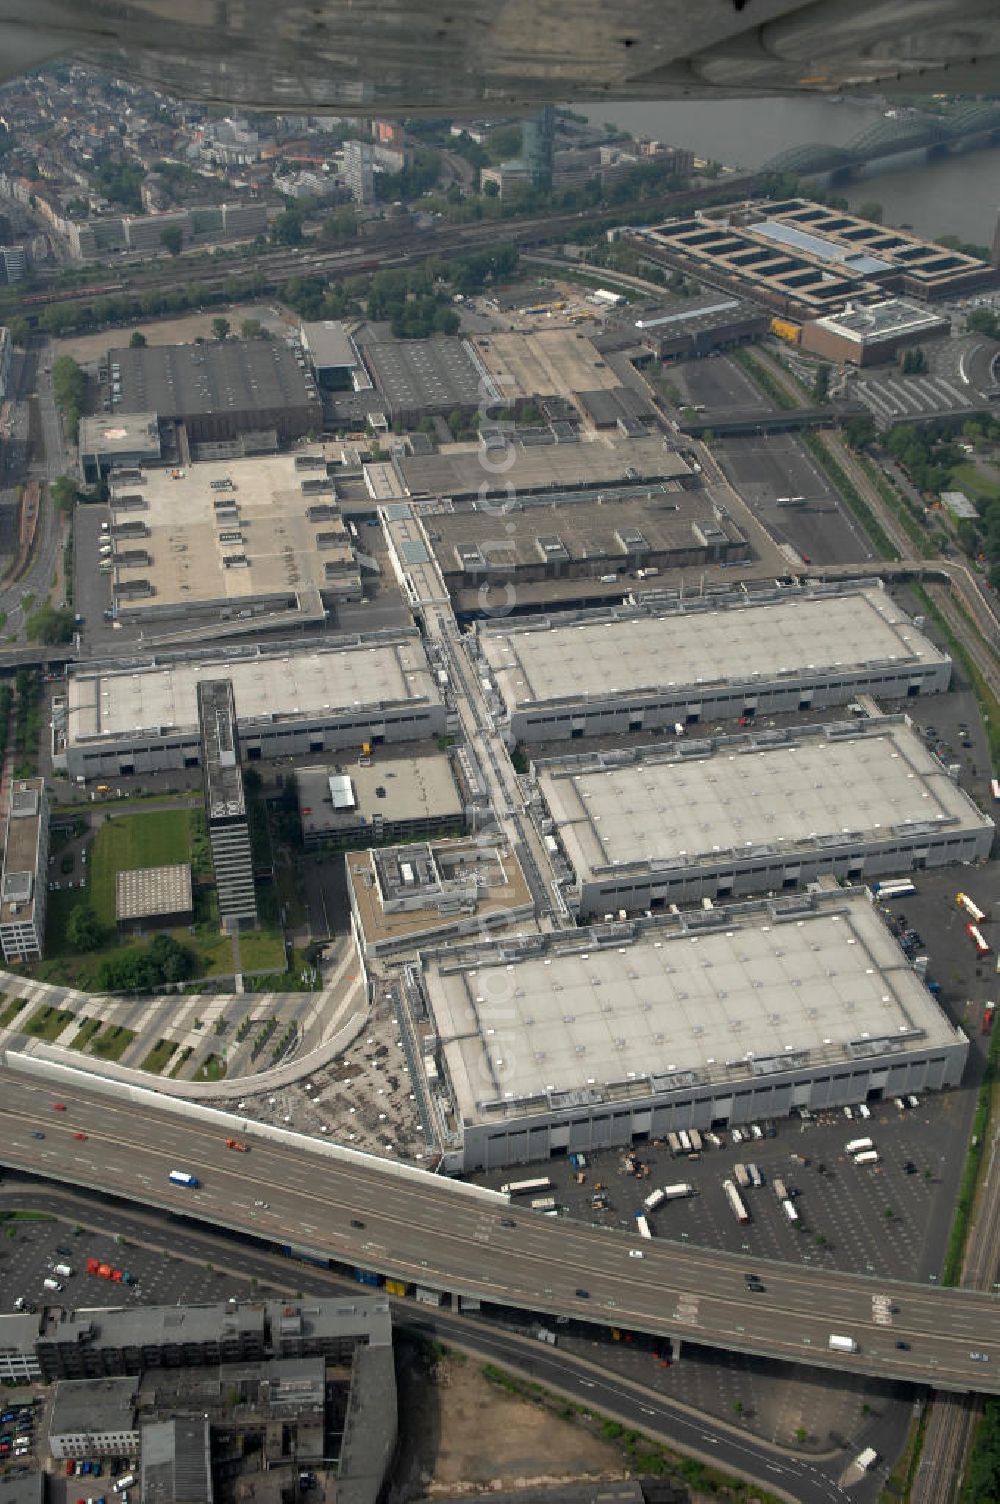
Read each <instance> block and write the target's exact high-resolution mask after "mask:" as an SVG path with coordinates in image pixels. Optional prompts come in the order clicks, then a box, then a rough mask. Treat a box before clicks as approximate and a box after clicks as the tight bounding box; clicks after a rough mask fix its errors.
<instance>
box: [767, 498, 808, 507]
mask: <svg viewBox="0 0 1000 1504" xmlns="http://www.w3.org/2000/svg"><path fill="white" fill-rule="evenodd" d="M806 504H807V503H806V499H805V497H804V496H779V497H778V499H777V502H776V503H775V505H776V506H779V507H804V506H805V505H806Z"/></svg>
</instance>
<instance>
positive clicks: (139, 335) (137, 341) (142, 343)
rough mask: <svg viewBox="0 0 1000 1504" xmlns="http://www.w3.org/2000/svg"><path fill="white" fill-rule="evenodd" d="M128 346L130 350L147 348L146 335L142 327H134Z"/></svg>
mask: <svg viewBox="0 0 1000 1504" xmlns="http://www.w3.org/2000/svg"><path fill="white" fill-rule="evenodd" d="M128 347H129V349H130V350H144V349H145V347H146V336H145V335H144V334H143V332H142V330H141V329H133V330H132V333H131V334H130V335H129V341H128Z"/></svg>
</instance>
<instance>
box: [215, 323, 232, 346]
mask: <svg viewBox="0 0 1000 1504" xmlns="http://www.w3.org/2000/svg"><path fill="white" fill-rule="evenodd" d="M212 333H213V334H214V335H215V338H216V339H217V340H218V341H219V344H220V345H221V344H222V341H223V340H224V339H225V338H226V336H227V335H228V333H229V320H228V319H224V318H221V317H217V318H214V319H213V320H212Z"/></svg>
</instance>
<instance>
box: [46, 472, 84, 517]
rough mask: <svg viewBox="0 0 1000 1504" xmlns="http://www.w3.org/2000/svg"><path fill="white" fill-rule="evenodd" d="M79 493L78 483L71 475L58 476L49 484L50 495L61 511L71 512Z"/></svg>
mask: <svg viewBox="0 0 1000 1504" xmlns="http://www.w3.org/2000/svg"><path fill="white" fill-rule="evenodd" d="M79 494H80V493H79V491H78V490H77V488H76V483H75V482H74V481H73V479H72V477H70V476H69V475H60V476H58V477H57V478H56V479H55V480H54V481H53V482H52V484H51V485H50V486H49V495H50V496H51V497H52V501H53V503H54V505H55V506H56V507H57V508H58V509H59V511H60V512H71V511H72V510H73V503H74V501H76V499H77V497H78V496H79Z"/></svg>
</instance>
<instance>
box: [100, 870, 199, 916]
mask: <svg viewBox="0 0 1000 1504" xmlns="http://www.w3.org/2000/svg"><path fill="white" fill-rule="evenodd" d="M191 907H192V898H191V867H190V864H189V863H187V862H178V863H176V864H175V865H173V866H167V867H135V868H133V869H132V871H130V872H118V873H116V874H115V917H116V918H117V919H145V918H147V917H149V916H150V915H159V914H183V913H187V912H188V911H189V910H190V909H191Z"/></svg>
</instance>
